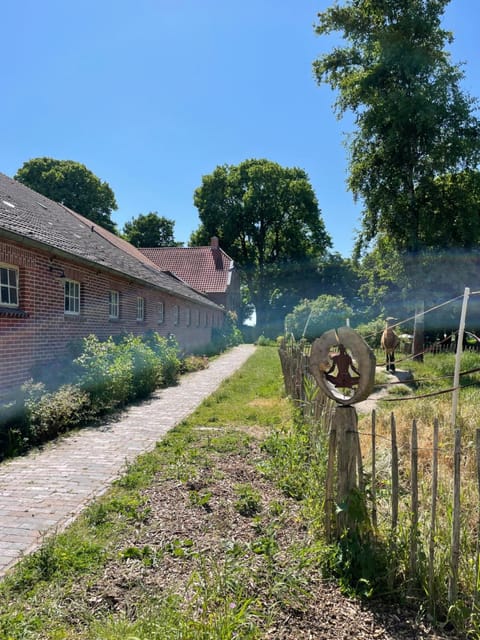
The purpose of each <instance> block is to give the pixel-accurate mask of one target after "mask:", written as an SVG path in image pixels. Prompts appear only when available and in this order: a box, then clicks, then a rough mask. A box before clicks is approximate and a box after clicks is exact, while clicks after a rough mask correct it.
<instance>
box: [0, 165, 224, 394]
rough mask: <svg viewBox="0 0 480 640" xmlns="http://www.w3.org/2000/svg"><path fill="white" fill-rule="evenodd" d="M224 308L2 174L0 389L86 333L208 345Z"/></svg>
mask: <svg viewBox="0 0 480 640" xmlns="http://www.w3.org/2000/svg"><path fill="white" fill-rule="evenodd" d="M223 320H224V310H223V309H222V308H221V307H220V306H218V305H217V304H216V303H215V302H213V301H212V300H210V299H208V298H207V297H206V296H205V295H203V294H202V293H200V292H199V291H196V290H195V289H193V288H191V287H189V286H187V285H186V284H185V283H184V282H181V281H180V280H179V279H178V278H175V277H173V276H172V275H169V274H167V273H164V272H162V271H160V270H159V268H158V267H157V266H156V265H155V264H153V263H152V262H151V261H150V260H149V259H148V258H147V257H146V256H144V255H143V254H142V253H140V251H138V250H137V249H135V248H134V247H132V246H131V245H130V244H129V243H128V242H125V241H124V240H122V239H121V238H119V237H118V236H115V235H114V234H111V233H110V232H108V231H106V230H105V229H103V228H102V227H99V226H98V225H96V224H93V223H92V222H91V221H90V220H87V219H86V218H83V217H82V216H80V215H78V214H76V213H75V212H73V211H71V210H70V209H68V208H67V207H65V206H63V205H60V204H57V203H56V202H53V201H52V200H49V199H48V198H45V197H44V196H42V195H40V194H39V193H37V192H35V191H32V190H31V189H29V188H28V187H26V186H24V185H22V184H20V183H19V182H16V181H15V180H12V179H11V178H8V177H7V176H5V175H3V174H0V394H1V393H2V392H3V391H5V390H7V389H8V388H10V387H13V386H16V385H18V384H20V383H22V382H23V381H24V380H25V379H27V378H28V377H29V375H30V372H31V370H32V367H34V366H37V367H38V366H41V365H45V366H55V361H56V359H58V358H60V357H61V356H62V355H64V354H65V352H66V350H67V349H68V346H69V345H70V344H71V343H72V342H73V341H77V340H79V339H81V338H83V337H85V336H87V335H90V334H95V335H97V336H98V337H99V338H100V339H105V338H107V337H108V336H110V335H118V334H122V333H126V332H127V333H132V334H135V335H141V334H144V333H146V332H148V331H150V330H154V331H157V332H158V333H159V334H161V335H164V336H166V335H169V334H174V335H175V336H176V338H177V340H178V342H179V344H180V346H181V347H182V348H183V349H184V350H185V351H187V352H188V351H192V350H198V349H201V348H202V347H204V346H206V345H208V344H209V342H210V341H211V336H212V329H213V328H214V327H221V326H222V324H223Z"/></svg>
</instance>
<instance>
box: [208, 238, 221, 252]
mask: <svg viewBox="0 0 480 640" xmlns="http://www.w3.org/2000/svg"><path fill="white" fill-rule="evenodd" d="M210 247H211V248H212V249H219V248H220V247H219V244H218V238H217V236H212V237H211V238H210Z"/></svg>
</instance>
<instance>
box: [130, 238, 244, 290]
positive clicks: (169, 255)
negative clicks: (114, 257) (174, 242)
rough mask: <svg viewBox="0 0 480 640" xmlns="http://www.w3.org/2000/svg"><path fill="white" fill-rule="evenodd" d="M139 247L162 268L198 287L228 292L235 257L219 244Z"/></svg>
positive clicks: (199, 288)
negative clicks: (209, 245)
mask: <svg viewBox="0 0 480 640" xmlns="http://www.w3.org/2000/svg"><path fill="white" fill-rule="evenodd" d="M140 251H141V252H142V253H143V254H144V255H145V256H146V257H147V258H148V259H149V260H151V261H152V262H154V263H155V264H156V265H157V267H159V268H160V269H161V270H162V271H170V272H171V273H173V274H174V275H176V276H177V277H178V278H180V280H183V281H184V282H185V283H186V284H188V285H190V286H191V287H193V288H194V289H197V291H202V292H204V293H225V292H226V290H227V288H228V285H229V284H230V279H231V271H232V269H233V260H232V259H231V258H230V257H229V256H228V255H227V254H226V253H225V252H224V251H223V250H222V249H219V248H216V247H153V248H145V249H140Z"/></svg>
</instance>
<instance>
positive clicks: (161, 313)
mask: <svg viewBox="0 0 480 640" xmlns="http://www.w3.org/2000/svg"><path fill="white" fill-rule="evenodd" d="M157 314H158V319H157V324H163V323H164V322H165V303H164V302H162V301H160V302H158V303H157Z"/></svg>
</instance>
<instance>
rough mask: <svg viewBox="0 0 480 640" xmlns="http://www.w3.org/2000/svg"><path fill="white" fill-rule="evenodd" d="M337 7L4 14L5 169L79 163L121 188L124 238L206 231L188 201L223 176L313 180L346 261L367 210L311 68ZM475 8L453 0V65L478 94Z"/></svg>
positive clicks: (145, 6) (1, 136) (180, 1)
mask: <svg viewBox="0 0 480 640" xmlns="http://www.w3.org/2000/svg"><path fill="white" fill-rule="evenodd" d="M331 4H333V0H82V1H81V2H78V1H74V0H43V1H42V2H39V1H38V0H22V2H4V3H3V5H2V12H1V13H2V37H1V39H0V60H1V75H0V77H1V87H2V90H1V93H0V95H1V99H0V116H1V117H0V171H1V172H3V173H5V174H7V175H9V176H13V175H14V174H15V173H16V171H17V169H18V168H19V167H20V166H22V164H23V163H24V162H25V161H27V160H29V159H31V158H34V157H38V156H50V157H53V158H56V159H64V160H76V161H78V162H82V163H83V164H85V165H86V166H87V167H88V168H89V169H90V170H91V171H93V172H94V173H95V174H96V175H97V176H98V177H99V178H101V179H102V180H105V181H107V182H108V183H109V184H110V186H111V187H112V189H113V191H114V193H115V196H116V198H117V202H118V211H116V212H114V214H113V216H112V218H113V220H114V221H115V222H116V223H117V224H118V226H119V228H120V229H121V228H122V227H123V224H124V223H125V222H126V221H128V220H130V219H131V218H132V217H136V216H138V215H139V214H140V213H148V212H149V211H158V213H159V214H160V215H163V216H166V217H167V218H171V219H173V220H174V221H175V237H176V239H177V240H178V241H181V242H187V241H188V239H189V236H190V234H191V232H192V231H193V230H195V229H196V228H197V227H198V224H199V220H198V216H197V211H196V209H195V207H194V206H193V192H194V190H195V188H196V187H198V186H200V184H201V180H202V176H203V175H206V174H209V173H211V172H212V171H213V170H214V168H215V167H216V166H217V165H221V164H238V163H240V162H242V161H243V160H246V159H248V158H267V159H269V160H272V161H275V162H278V163H279V164H281V165H283V166H298V167H301V168H302V169H304V170H305V171H306V172H307V174H308V175H309V177H310V181H311V183H312V186H313V188H314V190H315V193H316V195H317V198H318V201H319V205H320V208H321V211H322V216H323V219H324V221H325V225H326V228H327V231H328V233H329V234H330V235H331V237H332V240H333V249H334V250H335V251H339V252H340V253H341V254H342V255H344V256H345V257H348V256H349V255H350V254H351V250H352V247H353V243H354V235H355V230H356V229H358V227H359V226H360V225H359V217H360V213H361V206H360V204H358V205H355V204H354V202H353V199H352V196H351V194H350V193H348V192H347V191H346V187H345V179H346V171H347V156H346V151H345V148H344V146H343V142H342V141H343V138H344V136H343V134H344V132H345V131H346V130H347V129H348V122H344V121H343V122H342V121H340V122H339V121H337V120H336V118H335V115H334V114H333V111H332V104H333V101H334V97H335V96H334V94H333V93H332V91H331V90H330V89H329V88H328V87H326V86H324V87H318V85H317V84H316V82H315V80H314V78H313V74H312V62H313V60H314V59H315V58H316V57H317V56H318V55H319V54H321V53H322V51H328V50H329V48H330V46H331V44H332V40H331V39H330V40H328V39H325V38H320V37H318V36H316V35H315V33H314V29H313V24H314V23H315V21H316V15H317V13H318V12H319V11H322V10H324V9H325V8H327V7H328V6H331ZM479 23H480V2H478V0H451V3H450V5H449V7H448V8H447V11H446V14H445V21H444V26H445V27H446V28H448V29H450V30H451V31H453V33H454V36H455V43H454V45H453V47H452V48H451V51H452V61H453V62H460V61H463V62H465V63H466V66H465V67H464V71H465V74H466V79H465V83H464V88H465V89H466V90H467V91H468V92H470V93H471V94H472V95H473V96H475V97H480V61H479V57H478V55H475V54H476V51H478V28H477V27H478V24H479Z"/></svg>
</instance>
